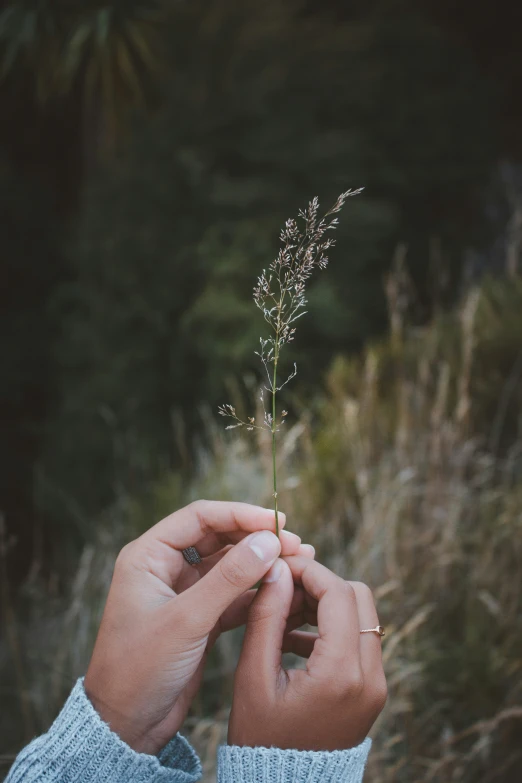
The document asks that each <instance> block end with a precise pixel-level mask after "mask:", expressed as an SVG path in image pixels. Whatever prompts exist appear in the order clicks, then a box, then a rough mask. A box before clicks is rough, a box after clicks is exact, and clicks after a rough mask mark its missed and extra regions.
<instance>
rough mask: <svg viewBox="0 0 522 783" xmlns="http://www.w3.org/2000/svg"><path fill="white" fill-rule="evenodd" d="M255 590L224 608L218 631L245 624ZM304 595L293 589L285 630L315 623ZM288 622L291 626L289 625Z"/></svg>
mask: <svg viewBox="0 0 522 783" xmlns="http://www.w3.org/2000/svg"><path fill="white" fill-rule="evenodd" d="M209 559H210V558H209ZM257 592H258V591H257V590H248V592H246V593H243V595H241V596H240V597H239V598H237V599H236V600H235V601H234V603H233V604H231V606H229V607H228V609H225V611H224V612H223V614H222V615H221V617H220V619H219V623H218V625H219V633H226V631H232V630H233V629H234V628H239V627H240V626H242V625H245V624H246V622H247V619H248V610H249V609H250V604H251V603H252V601H253V600H254V598H255V597H256V595H257ZM304 595H305V594H304V591H303V590H301V589H300V588H297V589H295V590H294V595H293V597H292V603H291V605H290V615H289V618H288V623H287V631H289V630H290V631H291V630H293V629H294V628H300V627H301V625H304V624H305V623H309V624H310V625H317V614H316V613H311V612H309V611H308V610H307V608H306V607H305V600H304ZM290 624H291V626H292V627H290Z"/></svg>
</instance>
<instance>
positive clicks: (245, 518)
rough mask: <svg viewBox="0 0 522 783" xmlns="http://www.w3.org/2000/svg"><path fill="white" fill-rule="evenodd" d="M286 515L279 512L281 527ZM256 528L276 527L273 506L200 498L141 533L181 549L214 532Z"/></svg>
mask: <svg viewBox="0 0 522 783" xmlns="http://www.w3.org/2000/svg"><path fill="white" fill-rule="evenodd" d="M285 524H286V517H285V515H284V514H283V513H282V512H279V527H280V528H282V527H284V526H285ZM256 530H271V531H275V516H274V512H273V511H272V510H271V509H267V508H261V507H259V506H251V505H249V504H248V503H227V502H224V501H219V500H197V501H196V502H195V503H191V504H190V505H189V506H186V507H185V508H182V509H180V510H179V511H176V512H175V513H174V514H171V515H170V516H168V517H166V518H165V519H162V520H161V522H158V524H157V525H154V527H151V529H150V530H148V531H147V532H146V533H144V534H143V536H141V540H144V541H150V540H151V539H155V540H158V541H161V542H162V543H164V544H166V545H167V546H169V547H171V548H172V549H177V550H179V551H181V550H183V549H186V548H187V547H189V546H196V545H197V543H198V542H199V541H200V540H201V539H203V538H204V537H205V536H207V535H208V534H212V533H235V532H246V533H253V532H255V531H256Z"/></svg>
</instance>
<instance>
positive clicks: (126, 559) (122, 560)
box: [115, 541, 135, 571]
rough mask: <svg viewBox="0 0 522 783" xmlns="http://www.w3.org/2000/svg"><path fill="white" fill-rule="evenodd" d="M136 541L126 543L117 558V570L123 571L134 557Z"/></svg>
mask: <svg viewBox="0 0 522 783" xmlns="http://www.w3.org/2000/svg"><path fill="white" fill-rule="evenodd" d="M134 550H135V542H134V541H131V542H130V543H129V544H125V546H124V547H122V549H120V552H119V554H118V557H117V558H116V564H115V570H118V571H121V570H122V569H125V568H127V567H128V566H129V565H130V563H131V562H132V561H133V559H134Z"/></svg>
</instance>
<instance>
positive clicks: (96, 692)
mask: <svg viewBox="0 0 522 783" xmlns="http://www.w3.org/2000/svg"><path fill="white" fill-rule="evenodd" d="M84 691H85V695H86V696H87V699H88V700H89V702H90V703H91V704H92V706H93V707H94V709H95V710H96V712H97V713H98V715H99V717H100V718H101V720H102V721H103V722H104V723H106V724H107V725H108V726H109V727H110V729H111V731H113V732H114V733H115V734H117V735H118V737H119V738H120V739H121V740H122V741H123V742H124V743H125V744H126V745H128V746H129V748H131V749H132V750H134V751H135V752H136V753H147V754H149V755H151V756H155V755H156V754H157V753H158V752H159V751H160V750H161V747H162V746H161V745H158V746H157V745H155V744H154V743H151V742H150V740H149V739H148V732H147V731H146V729H145V728H144V727H140V726H138V725H137V723H136V720H135V719H134V720H132V718H129V717H128V715H127V714H126V712H125V711H123V710H122V709H119V708H118V707H115V706H114V703H113V701H112V700H111V699H110V697H107V696H104V697H102V696H101V695H100V689H98V688H96V686H95V685H94V684H93V683H92V681H91V679H90V677H89V674H88V673H87V675H86V677H85V680H84Z"/></svg>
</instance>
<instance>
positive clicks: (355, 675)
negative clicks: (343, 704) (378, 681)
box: [341, 670, 364, 699]
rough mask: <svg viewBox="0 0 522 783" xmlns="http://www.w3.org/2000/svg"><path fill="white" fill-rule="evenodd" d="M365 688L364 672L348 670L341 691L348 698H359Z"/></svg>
mask: <svg viewBox="0 0 522 783" xmlns="http://www.w3.org/2000/svg"><path fill="white" fill-rule="evenodd" d="M363 690H364V681H363V677H362V673H361V672H360V671H359V670H355V671H350V672H348V673H347V674H346V675H345V676H344V678H343V680H342V682H341V693H342V696H343V697H344V698H346V699H358V698H359V697H360V696H361V694H362V692H363Z"/></svg>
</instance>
